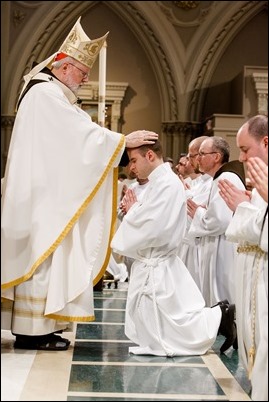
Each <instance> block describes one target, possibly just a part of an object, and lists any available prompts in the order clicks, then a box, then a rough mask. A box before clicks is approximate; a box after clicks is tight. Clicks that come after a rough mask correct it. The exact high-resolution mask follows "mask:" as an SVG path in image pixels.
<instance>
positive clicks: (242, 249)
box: [237, 244, 265, 379]
mask: <svg viewBox="0 0 269 402" xmlns="http://www.w3.org/2000/svg"><path fill="white" fill-rule="evenodd" d="M237 252H238V253H245V254H248V253H254V254H255V257H256V259H254V261H255V264H254V268H255V271H254V275H255V276H254V282H253V287H252V290H251V347H250V349H249V351H248V358H249V360H248V377H249V379H251V374H252V369H253V365H254V360H255V353H256V348H255V326H256V292H257V284H258V278H259V269H260V259H261V257H262V256H263V255H264V254H265V251H263V250H262V249H261V248H260V246H258V245H257V244H251V245H247V246H238V247H237Z"/></svg>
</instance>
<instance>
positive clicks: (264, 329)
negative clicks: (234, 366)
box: [226, 189, 268, 401]
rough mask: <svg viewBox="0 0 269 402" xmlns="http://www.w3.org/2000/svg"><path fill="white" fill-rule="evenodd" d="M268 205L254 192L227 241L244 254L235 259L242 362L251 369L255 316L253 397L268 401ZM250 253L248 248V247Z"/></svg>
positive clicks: (237, 215)
mask: <svg viewBox="0 0 269 402" xmlns="http://www.w3.org/2000/svg"><path fill="white" fill-rule="evenodd" d="M267 206H268V204H267V203H266V202H265V201H264V200H263V199H262V197H261V196H260V195H259V194H258V192H257V190H256V189H253V191H252V197H251V202H242V203H240V204H239V205H238V207H237V208H236V211H235V213H234V216H233V219H232V221H231V223H230V225H229V226H228V228H227V230H226V236H227V239H228V240H230V241H232V242H239V248H238V250H240V247H242V249H241V250H242V251H241V252H238V253H237V256H236V259H235V267H234V270H235V286H236V325H237V336H238V352H239V357H240V361H241V362H242V364H243V366H244V367H245V369H246V370H248V368H249V357H248V353H249V350H250V348H251V346H252V336H253V321H252V318H253V317H255V320H254V323H255V331H254V341H255V342H254V344H255V358H254V365H253V368H252V372H251V385H252V391H251V398H252V400H254V401H268V212H267V211H266V208H267ZM249 245H250V246H251V245H254V246H259V248H260V249H261V250H262V251H263V252H264V253H263V254H262V255H260V256H259V255H258V253H257V252H255V251H251V249H250V251H249V252H247V251H246V252H244V247H247V246H249ZM246 250H247V248H246Z"/></svg>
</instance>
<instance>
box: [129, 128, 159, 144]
mask: <svg viewBox="0 0 269 402" xmlns="http://www.w3.org/2000/svg"><path fill="white" fill-rule="evenodd" d="M158 137H159V135H158V134H156V133H154V132H153V131H148V130H137V131H133V132H132V133H130V134H128V135H126V136H125V139H126V148H136V147H140V146H141V145H146V144H154V142H155V141H156V140H158Z"/></svg>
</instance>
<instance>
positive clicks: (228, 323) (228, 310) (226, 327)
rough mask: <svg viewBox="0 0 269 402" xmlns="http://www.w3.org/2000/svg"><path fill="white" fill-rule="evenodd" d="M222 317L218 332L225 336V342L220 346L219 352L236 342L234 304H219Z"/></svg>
mask: <svg viewBox="0 0 269 402" xmlns="http://www.w3.org/2000/svg"><path fill="white" fill-rule="evenodd" d="M220 308H221V312H222V317H221V322H220V326H219V333H220V334H221V335H223V336H225V338H226V339H225V342H224V343H223V345H222V346H221V348H220V352H221V353H224V352H225V351H226V350H227V349H229V348H230V347H231V346H232V345H234V344H235V342H236V337H237V334H236V325H235V322H234V319H235V305H234V304H220Z"/></svg>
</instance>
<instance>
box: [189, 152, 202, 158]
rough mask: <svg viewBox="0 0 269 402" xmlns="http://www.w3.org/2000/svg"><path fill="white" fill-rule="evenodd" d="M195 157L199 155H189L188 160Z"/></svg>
mask: <svg viewBox="0 0 269 402" xmlns="http://www.w3.org/2000/svg"><path fill="white" fill-rule="evenodd" d="M197 155H199V153H198V154H193V155H191V154H189V155H188V158H195V156H197Z"/></svg>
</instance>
